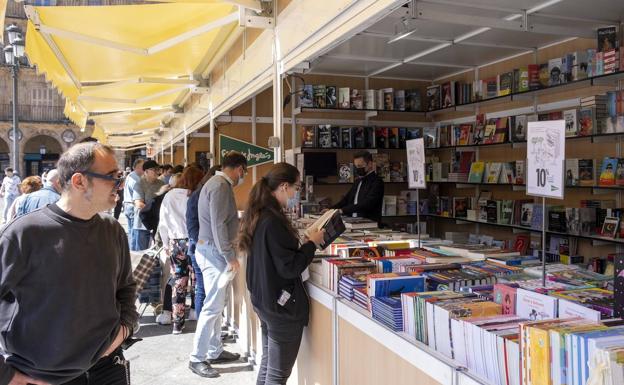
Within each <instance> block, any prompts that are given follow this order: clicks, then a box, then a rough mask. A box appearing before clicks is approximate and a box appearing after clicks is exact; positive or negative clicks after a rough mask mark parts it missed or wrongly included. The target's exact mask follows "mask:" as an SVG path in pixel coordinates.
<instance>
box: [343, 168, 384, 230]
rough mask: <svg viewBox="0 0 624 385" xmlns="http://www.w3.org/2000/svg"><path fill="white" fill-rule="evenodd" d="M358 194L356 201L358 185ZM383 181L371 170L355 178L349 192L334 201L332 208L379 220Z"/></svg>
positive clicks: (349, 214)
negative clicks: (337, 200) (363, 175)
mask: <svg viewBox="0 0 624 385" xmlns="http://www.w3.org/2000/svg"><path fill="white" fill-rule="evenodd" d="M360 181H361V182H362V187H360V194H359V195H358V203H357V204H356V203H354V202H355V194H356V193H357V188H358V185H359V184H360ZM383 196H384V182H383V180H382V179H381V178H380V177H379V176H378V175H377V173H376V172H371V173H370V174H368V175H366V176H365V177H363V178H361V179H357V180H356V181H355V183H353V186H351V189H350V190H349V192H348V193H347V194H346V195H345V196H343V197H342V199H341V200H340V202H338V203H336V204H335V205H334V206H333V207H332V208H334V209H341V210H342V213H343V214H344V215H348V216H351V214H353V213H357V215H358V217H363V218H368V219H370V220H372V221H375V222H380V221H381V206H382V205H383Z"/></svg>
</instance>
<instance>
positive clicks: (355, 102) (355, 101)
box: [349, 88, 364, 110]
mask: <svg viewBox="0 0 624 385" xmlns="http://www.w3.org/2000/svg"><path fill="white" fill-rule="evenodd" d="M349 101H350V102H351V109H354V110H362V109H364V95H362V92H361V91H360V90H358V89H355V88H354V89H352V90H351V95H350V97H349Z"/></svg>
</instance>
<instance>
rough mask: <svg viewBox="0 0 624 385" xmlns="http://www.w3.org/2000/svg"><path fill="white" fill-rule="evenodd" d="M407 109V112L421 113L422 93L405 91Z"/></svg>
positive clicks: (412, 90)
mask: <svg viewBox="0 0 624 385" xmlns="http://www.w3.org/2000/svg"><path fill="white" fill-rule="evenodd" d="M405 109H406V110H407V111H421V110H422V105H421V101H420V91H419V90H417V89H411V90H407V91H405Z"/></svg>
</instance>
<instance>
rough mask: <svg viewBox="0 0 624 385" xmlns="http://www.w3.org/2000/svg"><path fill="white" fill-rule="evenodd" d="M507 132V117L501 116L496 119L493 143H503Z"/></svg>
mask: <svg viewBox="0 0 624 385" xmlns="http://www.w3.org/2000/svg"><path fill="white" fill-rule="evenodd" d="M508 134H509V118H508V117H502V118H498V119H496V132H495V133H494V143H505V142H506V141H507V135H508Z"/></svg>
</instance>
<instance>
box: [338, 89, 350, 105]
mask: <svg viewBox="0 0 624 385" xmlns="http://www.w3.org/2000/svg"><path fill="white" fill-rule="evenodd" d="M338 108H342V109H350V108H351V89H350V88H349V87H340V88H338Z"/></svg>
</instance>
